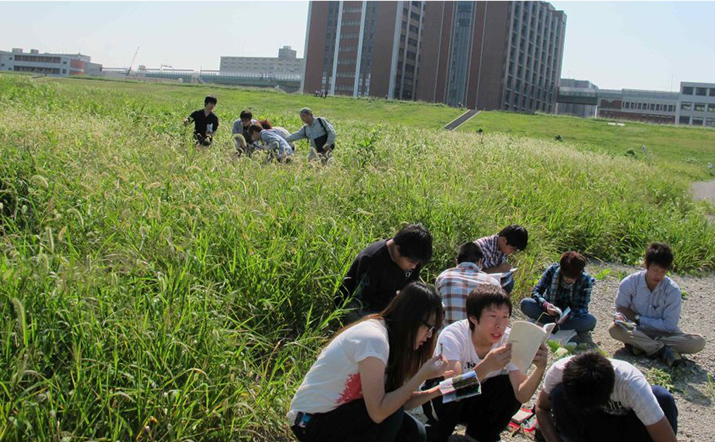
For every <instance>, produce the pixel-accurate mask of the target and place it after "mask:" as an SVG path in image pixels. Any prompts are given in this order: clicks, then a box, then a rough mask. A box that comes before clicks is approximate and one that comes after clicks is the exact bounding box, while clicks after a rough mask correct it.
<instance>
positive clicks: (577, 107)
mask: <svg viewBox="0 0 715 442" xmlns="http://www.w3.org/2000/svg"><path fill="white" fill-rule="evenodd" d="M565 90H569V91H574V92H576V91H578V92H589V91H597V90H598V86H596V85H595V84H593V83H591V82H590V81H588V80H574V79H571V78H562V79H561V80H560V81H559V91H561V92H563V91H565ZM556 113H557V114H559V115H571V116H574V117H581V118H591V117H595V116H596V105H595V104H576V103H557V104H556Z"/></svg>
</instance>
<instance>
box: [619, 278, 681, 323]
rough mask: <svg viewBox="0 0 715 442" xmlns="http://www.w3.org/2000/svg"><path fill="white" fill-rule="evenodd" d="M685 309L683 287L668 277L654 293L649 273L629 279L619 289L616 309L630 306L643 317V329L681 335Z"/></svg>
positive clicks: (641, 320)
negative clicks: (681, 322)
mask: <svg viewBox="0 0 715 442" xmlns="http://www.w3.org/2000/svg"><path fill="white" fill-rule="evenodd" d="M682 306H683V300H682V298H681V295H680V288H679V287H678V285H677V284H676V283H675V282H673V280H672V279H670V278H669V277H667V276H666V277H665V279H663V280H662V281H661V282H660V283H659V284H658V285H657V286H655V290H653V291H652V292H651V291H650V289H649V288H648V284H646V282H645V270H642V271H640V272H636V273H634V274H632V275H629V276H626V277H625V278H623V281H621V284H620V285H619V286H618V296H617V297H616V308H618V307H630V308H631V310H633V311H634V312H635V313H636V314H639V315H641V318H640V327H641V328H643V329H645V330H650V331H656V332H658V331H660V332H667V333H679V332H680V331H681V330H680V327H678V322H679V321H680V310H681V309H682Z"/></svg>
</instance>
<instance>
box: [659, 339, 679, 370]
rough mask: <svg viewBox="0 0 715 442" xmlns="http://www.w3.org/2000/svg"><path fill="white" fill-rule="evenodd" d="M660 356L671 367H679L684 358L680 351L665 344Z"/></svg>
mask: <svg viewBox="0 0 715 442" xmlns="http://www.w3.org/2000/svg"><path fill="white" fill-rule="evenodd" d="M660 358H661V359H662V360H663V362H665V363H666V364H667V365H668V367H670V368H675V367H678V366H680V365H681V364H682V363H683V358H682V357H681V356H680V353H678V352H677V351H675V350H673V349H672V348H670V347H668V346H667V345H665V346H663V352H662V353H661V355H660Z"/></svg>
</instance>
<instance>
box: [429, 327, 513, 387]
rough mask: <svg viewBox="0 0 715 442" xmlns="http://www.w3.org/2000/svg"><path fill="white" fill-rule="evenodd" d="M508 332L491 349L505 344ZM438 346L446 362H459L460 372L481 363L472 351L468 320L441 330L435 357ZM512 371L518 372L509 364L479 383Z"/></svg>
mask: <svg viewBox="0 0 715 442" xmlns="http://www.w3.org/2000/svg"><path fill="white" fill-rule="evenodd" d="M510 331H511V328H507V329H506V331H504V335H503V336H502V337H501V339H500V340H499V342H497V343H495V344H494V345H492V349H494V348H498V347H501V346H502V345H504V344H506V341H507V340H508V339H509V332H510ZM440 344H442V354H443V355H444V357H445V358H447V360H448V361H459V362H461V363H462V371H465V372H466V371H468V370H471V369H473V368H474V367H476V366H477V364H479V363H480V362H482V358H480V357H479V356H478V355H477V351H476V350H475V349H474V344H473V343H472V330H470V329H469V320H468V319H463V320H461V321H457V322H455V323H454V324H452V325H449V326H447V327H446V328H445V329H444V330H442V332H441V333H440V334H439V339H437V347H436V348H435V350H434V354H435V356H436V355H438V354H439V352H440ZM514 370H518V368H517V367H516V365H514V364H512V363H511V362H510V363H509V364H507V366H506V367H505V368H504V369H501V370H495V371H492V372H489V374H487V375H486V376H485V377H484V378H483V379H480V381H482V382H484V381H486V380H487V379H489V378H493V377H494V376H499V375H502V374H507V373H508V372H509V371H514Z"/></svg>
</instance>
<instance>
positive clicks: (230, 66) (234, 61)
mask: <svg viewBox="0 0 715 442" xmlns="http://www.w3.org/2000/svg"><path fill="white" fill-rule="evenodd" d="M296 55H297V52H296V51H295V50H294V49H291V47H290V46H283V47H282V48H280V49H278V57H221V65H220V67H219V70H220V71H221V72H238V73H242V74H265V75H268V74H298V75H300V74H302V73H303V59H302V58H297V57H296Z"/></svg>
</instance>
